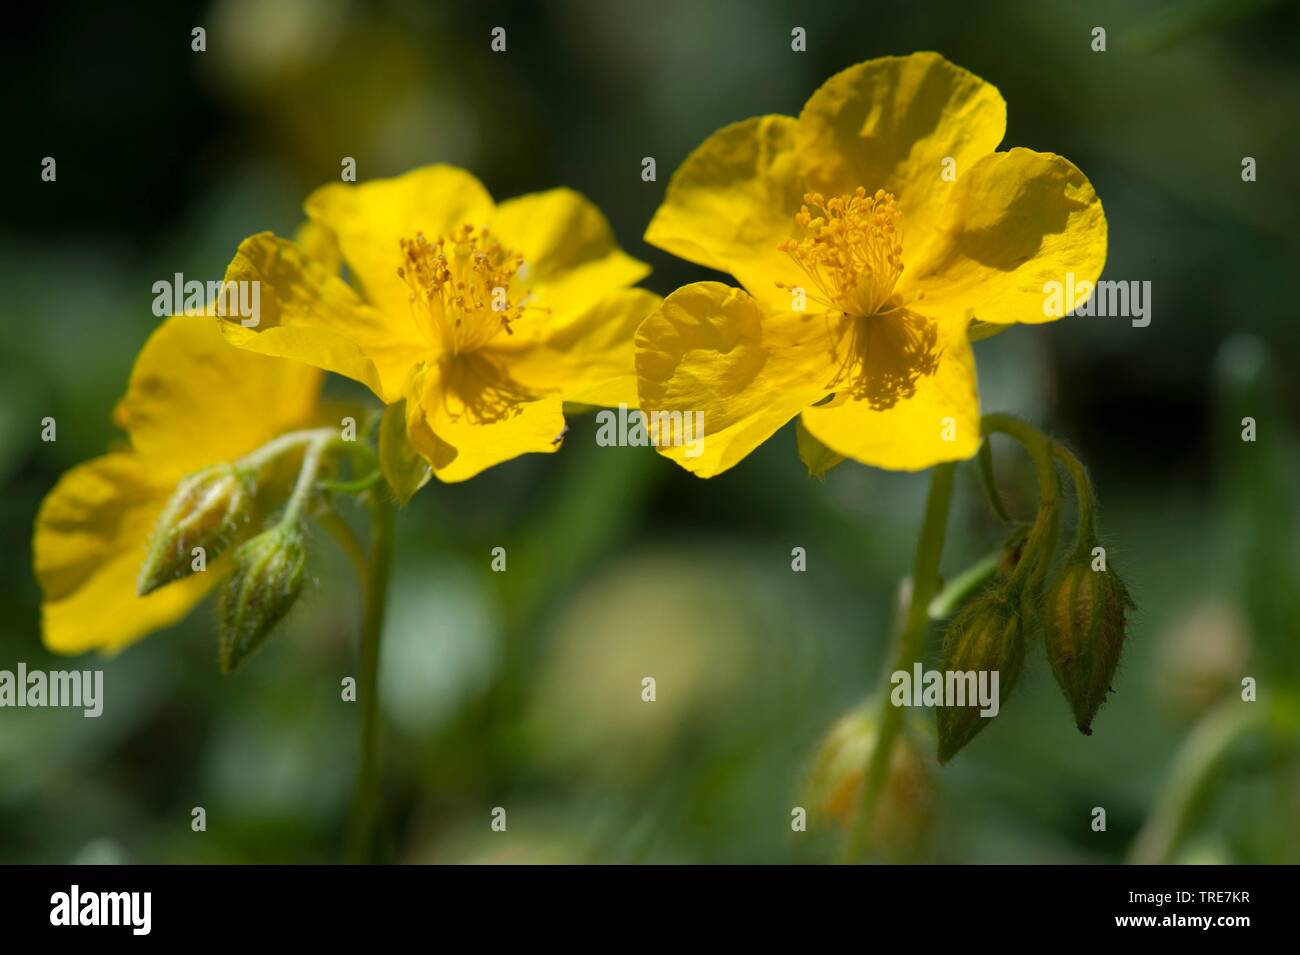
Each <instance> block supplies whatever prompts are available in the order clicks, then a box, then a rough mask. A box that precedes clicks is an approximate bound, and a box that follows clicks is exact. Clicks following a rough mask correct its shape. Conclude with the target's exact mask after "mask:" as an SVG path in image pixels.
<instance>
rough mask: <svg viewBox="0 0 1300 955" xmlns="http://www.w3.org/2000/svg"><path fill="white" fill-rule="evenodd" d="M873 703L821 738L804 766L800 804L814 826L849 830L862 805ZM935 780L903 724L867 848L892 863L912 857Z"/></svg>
mask: <svg viewBox="0 0 1300 955" xmlns="http://www.w3.org/2000/svg"><path fill="white" fill-rule="evenodd" d="M877 709H878V706H877V704H876V703H875V702H868V703H865V704H863V705H861V706H859V707H857V708H856V709H853V710H850V711H849V712H848V713H846V714H845V715H844V716H842V717H841V718H840V719H839V720H838V721H837V722H836V723H835V724H834V725H833V726H832V727H831V728H830V730H829V731H828V732H827V733H826V735H825V736H824V737H823V738H822V741H821V743H819V744H818V747H817V751H816V753H815V754H814V756H813V759H812V762H811V764H810V765H809V768H808V775H807V780H806V782H805V784H804V791H803V793H802V796H801V798H802V800H803V801H804V803H805V805H806V806H807V807H808V811H809V821H810V822H811V823H812V824H813V826H814V827H815V826H817V824H818V823H820V822H823V821H830V822H832V823H834V824H836V825H839V826H842V827H843V828H844V829H846V830H847V829H849V828H850V827H851V826H852V825H853V820H854V817H855V816H856V815H857V813H858V810H859V807H860V806H861V804H862V780H863V778H864V776H865V775H866V768H867V760H868V758H869V757H870V755H871V749H872V747H873V746H875V742H876V717H877ZM934 803H935V782H934V777H933V774H932V773H931V771H930V768H929V765H928V763H927V761H926V759H925V758H924V757H923V756H922V755H921V747H920V746H919V745H917V742H916V740H915V739H914V738H913V736H912V734H911V733H910V731H909V729H908V726H907V725H906V724H904V726H903V729H902V731H901V732H900V733H899V735H898V739H897V741H896V742H895V744H894V751H893V754H892V755H891V759H890V765H889V772H888V775H887V776H886V777H885V785H884V790H883V791H882V793H881V796H880V802H879V803H878V804H877V806H876V813H875V818H874V819H873V820H872V825H871V829H870V832H869V833H868V837H867V845H868V847H869V849H870V850H871V851H873V852H875V853H876V854H878V855H880V856H882V857H884V858H886V859H891V860H898V861H905V860H908V859H913V858H915V856H916V853H917V852H918V851H919V850H920V849H921V848H922V847H923V846H924V844H925V842H926V840H927V839H928V837H929V835H930V832H931V829H932V828H933V823H934Z"/></svg>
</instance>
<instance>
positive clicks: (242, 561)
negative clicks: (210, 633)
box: [218, 521, 307, 673]
mask: <svg viewBox="0 0 1300 955" xmlns="http://www.w3.org/2000/svg"><path fill="white" fill-rule="evenodd" d="M306 564H307V545H306V541H305V539H304V537H303V532H302V528H301V526H300V525H299V524H298V523H297V522H296V521H294V522H289V523H286V524H280V525H278V526H276V527H273V528H271V529H270V530H269V531H264V532H263V533H261V534H258V535H257V536H256V537H254V538H252V539H251V540H248V541H245V542H244V543H243V544H241V545H240V546H239V549H238V550H236V551H235V572H234V573H233V574H232V575H231V576H230V579H229V580H227V581H226V584H225V586H224V587H223V589H222V591H221V601H220V606H219V608H218V615H219V617H220V624H221V635H220V640H221V669H222V671H224V672H226V673H230V672H232V671H233V670H234V669H235V667H237V666H239V664H240V663H242V662H243V661H244V660H245V659H247V658H248V656H249V654H251V653H252V652H253V651H254V650H256V649H257V648H258V647H259V646H261V645H262V641H263V640H265V639H266V637H267V634H269V633H270V632H271V631H272V630H273V629H275V625H276V624H278V623H279V622H280V621H281V620H282V619H284V616H285V614H287V613H288V612H289V610H290V608H291V607H293V605H294V602H295V601H296V600H297V599H298V595H299V594H300V593H302V584H303V571H304V568H305V567H306Z"/></svg>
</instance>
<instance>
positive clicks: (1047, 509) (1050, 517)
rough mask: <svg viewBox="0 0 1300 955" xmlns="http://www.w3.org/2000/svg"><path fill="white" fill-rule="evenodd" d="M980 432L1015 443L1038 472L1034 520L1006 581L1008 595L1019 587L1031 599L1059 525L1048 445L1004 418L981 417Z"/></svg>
mask: <svg viewBox="0 0 1300 955" xmlns="http://www.w3.org/2000/svg"><path fill="white" fill-rule="evenodd" d="M980 431H981V433H982V434H983V435H984V436H985V437H988V436H989V435H991V434H1005V435H1007V436H1008V437H1010V438H1014V439H1015V440H1016V441H1019V442H1020V444H1022V445H1023V446H1024V448H1025V450H1026V451H1027V452H1029V456H1030V458H1032V459H1033V462H1034V467H1035V468H1036V470H1037V472H1038V517H1037V519H1036V520H1035V521H1034V526H1033V527H1032V528H1031V529H1030V531H1029V537H1028V539H1027V540H1026V541H1025V547H1024V550H1023V551H1021V555H1020V562H1019V563H1018V564H1017V565H1016V569H1015V570H1014V571H1013V572H1012V574H1011V578H1010V579H1009V580H1008V581H1007V590H1008V592H1011V593H1015V592H1016V591H1017V590H1019V589H1020V588H1021V587H1022V586H1023V587H1024V593H1025V594H1026V595H1027V596H1029V597H1030V598H1032V596H1033V594H1034V592H1035V590H1036V588H1037V586H1038V585H1039V584H1041V583H1042V579H1043V578H1044V577H1046V575H1047V571H1048V568H1049V567H1050V565H1051V557H1052V551H1053V550H1054V549H1055V548H1056V534H1057V529H1058V526H1059V523H1060V519H1059V508H1058V505H1059V503H1060V497H1061V482H1060V479H1059V477H1058V475H1057V473H1056V466H1055V465H1054V464H1053V463H1052V452H1051V442H1050V441H1049V440H1048V439H1047V437H1046V436H1045V435H1044V434H1043V433H1042V432H1041V431H1039V430H1038V429H1037V428H1035V427H1034V426H1033V425H1031V424H1029V423H1028V422H1025V421H1021V420H1020V419H1019V418H1015V417H1012V416H1011V415H1008V414H987V415H985V416H984V417H983V418H981V419H980ZM1040 551H1042V552H1043V553H1042V554H1041V555H1040V553H1039V552H1040Z"/></svg>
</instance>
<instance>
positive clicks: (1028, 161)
mask: <svg viewBox="0 0 1300 955" xmlns="http://www.w3.org/2000/svg"><path fill="white" fill-rule="evenodd" d="M1105 264H1106V216H1105V213H1104V212H1103V211H1102V208H1101V200H1099V199H1098V198H1097V193H1096V192H1094V191H1093V188H1092V184H1091V183H1090V182H1088V179H1087V177H1086V176H1084V174H1083V173H1082V172H1080V171H1079V170H1078V169H1077V168H1075V166H1074V165H1073V164H1072V163H1071V162H1070V161H1069V160H1067V159H1063V158H1061V157H1060V156H1056V155H1053V154H1052V153H1038V152H1034V151H1033V150H1030V149H1012V150H1011V151H1009V152H1005V153H994V154H993V155H991V156H986V157H985V158H984V159H982V160H980V161H979V162H978V163H976V164H975V166H973V167H972V168H971V169H970V170H969V171H968V172H967V173H966V174H965V175H964V176H963V177H961V178H960V179H959V180H958V183H957V192H956V193H955V194H954V196H953V201H952V203H951V205H950V206H949V208H948V209H946V210H945V212H944V216H943V220H942V222H941V225H940V229H939V231H938V233H937V235H936V239H935V241H934V243H933V244H932V245H931V246H930V247H929V249H928V250H927V252H926V256H925V258H924V260H922V261H920V262H917V263H916V265H915V268H912V263H908V269H909V270H908V271H905V272H904V273H903V278H902V280H901V281H900V283H899V287H898V293H899V296H900V297H901V298H902V299H903V300H904V301H907V302H915V303H916V307H917V308H918V309H919V310H921V311H924V312H926V313H927V314H929V315H934V316H957V317H963V318H966V319H971V318H974V319H979V320H980V321H982V322H988V323H997V324H1011V323H1013V322H1028V323H1038V322H1048V321H1052V320H1053V319H1055V318H1058V317H1060V316H1059V314H1045V308H1044V306H1045V304H1046V303H1047V302H1048V295H1047V289H1046V288H1045V286H1046V285H1047V283H1049V282H1059V283H1061V291H1062V304H1063V305H1064V311H1065V312H1069V311H1070V310H1072V309H1073V308H1074V307H1075V306H1076V305H1079V304H1081V303H1082V302H1083V300H1084V299H1085V298H1086V297H1087V295H1086V288H1087V287H1086V286H1085V287H1084V288H1083V289H1080V287H1079V286H1080V284H1081V283H1084V282H1086V283H1088V285H1089V286H1090V285H1091V283H1093V282H1095V281H1096V279H1097V277H1098V276H1099V275H1100V274H1101V270H1102V266H1104V265H1105ZM1071 274H1072V278H1070V277H1069V276H1070V275H1071ZM1070 288H1073V290H1074V294H1073V295H1072V296H1071V298H1070V300H1069V301H1064V293H1065V292H1066V291H1067V290H1068V289H1070ZM921 293H924V295H925V298H924V299H923V300H921V301H919V302H917V296H918V295H920V294H921ZM1061 314H1064V313H1061Z"/></svg>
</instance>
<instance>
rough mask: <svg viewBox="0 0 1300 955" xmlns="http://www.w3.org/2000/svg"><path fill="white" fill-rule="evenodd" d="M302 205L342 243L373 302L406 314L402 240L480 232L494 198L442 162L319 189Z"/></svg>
mask: <svg viewBox="0 0 1300 955" xmlns="http://www.w3.org/2000/svg"><path fill="white" fill-rule="evenodd" d="M304 208H305V209H306V211H307V215H309V216H311V218H312V219H313V220H315V221H316V222H318V223H320V224H321V225H323V226H324V227H325V228H327V229H329V230H330V232H332V233H333V234H334V236H335V237H336V238H337V240H338V244H339V249H340V250H341V251H342V252H343V259H344V261H345V262H346V263H347V266H348V269H349V270H350V272H351V273H352V275H353V276H354V278H355V280H356V284H358V286H359V287H360V288H361V289H362V290H363V292H364V294H365V296H366V298H367V300H368V301H369V302H370V304H371V305H373V306H375V307H376V308H378V309H380V310H381V311H385V312H388V313H390V314H392V315H406V314H407V313H408V302H409V299H410V294H411V292H410V289H408V288H407V286H406V283H405V282H403V281H402V280H401V279H400V278H399V277H398V275H397V268H398V266H400V265H401V264H402V248H401V240H402V239H412V238H414V237H415V234H416V233H417V232H423V233H424V234H425V236H427V237H428V239H429V240H430V241H433V240H434V239H436V238H437V237H438V236H440V235H446V234H447V233H450V232H451V231H452V230H453V229H455V228H458V227H459V226H461V225H464V224H466V223H468V224H470V225H473V226H475V227H476V228H481V227H482V226H483V225H485V224H486V223H487V221H488V219H489V218H490V217H491V215H492V197H491V196H490V195H488V192H487V190H486V189H484V188H483V184H482V183H481V182H479V181H478V180H477V179H475V178H474V177H473V176H472V175H470V174H469V173H468V172H466V171H465V170H463V169H457V168H456V167H455V166H444V165H437V166H424V167H421V168H420V169H413V170H411V171H410V172H408V173H404V174H403V175H401V176H397V177H396V178H393V179H376V180H374V181H372V182H367V183H363V184H361V185H351V184H344V183H341V182H336V183H332V184H330V185H328V186H322V187H321V188H320V189H317V190H316V191H315V192H313V193H312V194H311V195H310V196H308V197H307V202H306V204H305V206H304Z"/></svg>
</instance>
